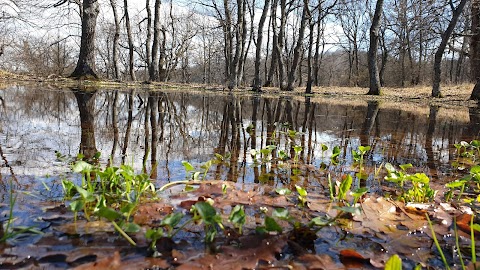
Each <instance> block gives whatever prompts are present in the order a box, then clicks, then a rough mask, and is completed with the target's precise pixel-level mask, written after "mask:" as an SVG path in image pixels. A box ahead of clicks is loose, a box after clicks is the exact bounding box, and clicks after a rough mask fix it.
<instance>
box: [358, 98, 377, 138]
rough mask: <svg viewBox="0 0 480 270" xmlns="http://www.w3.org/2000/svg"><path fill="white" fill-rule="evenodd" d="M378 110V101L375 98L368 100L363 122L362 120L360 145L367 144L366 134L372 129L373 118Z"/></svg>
mask: <svg viewBox="0 0 480 270" xmlns="http://www.w3.org/2000/svg"><path fill="white" fill-rule="evenodd" d="M378 111H379V103H378V101H376V100H369V101H368V107H367V115H366V116H365V122H363V127H362V136H361V143H362V145H368V136H369V135H370V132H371V131H372V129H373V125H374V124H375V119H376V118H377V114H378Z"/></svg>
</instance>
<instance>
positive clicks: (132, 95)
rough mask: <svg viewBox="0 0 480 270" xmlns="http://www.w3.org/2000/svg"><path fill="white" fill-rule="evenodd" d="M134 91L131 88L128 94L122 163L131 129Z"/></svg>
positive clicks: (125, 155)
mask: <svg viewBox="0 0 480 270" xmlns="http://www.w3.org/2000/svg"><path fill="white" fill-rule="evenodd" d="M134 93H135V90H131V91H130V93H129V94H128V118H127V128H126V129H125V138H124V140H123V148H122V164H124V163H125V159H126V157H127V148H128V142H129V140H130V131H131V129H132V122H133V99H134Z"/></svg>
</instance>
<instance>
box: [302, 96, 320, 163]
mask: <svg viewBox="0 0 480 270" xmlns="http://www.w3.org/2000/svg"><path fill="white" fill-rule="evenodd" d="M316 105H317V103H313V104H312V103H311V101H310V97H305V116H304V118H303V123H302V127H303V128H302V131H303V132H304V133H303V134H302V140H301V143H302V148H303V149H304V155H305V154H306V159H305V162H306V164H310V163H311V162H312V161H313V159H314V158H313V150H314V149H313V131H314V130H315V128H316V127H315V126H314V124H315V123H316V122H315V108H316ZM299 107H300V106H299ZM305 136H308V138H307V139H306V138H305ZM305 150H306V153H305Z"/></svg>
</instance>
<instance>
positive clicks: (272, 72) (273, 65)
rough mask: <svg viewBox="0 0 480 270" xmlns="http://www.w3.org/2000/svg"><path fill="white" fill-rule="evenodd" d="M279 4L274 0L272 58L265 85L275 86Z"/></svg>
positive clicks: (272, 12) (271, 11)
mask: <svg viewBox="0 0 480 270" xmlns="http://www.w3.org/2000/svg"><path fill="white" fill-rule="evenodd" d="M277 6H278V0H273V1H272V6H271V9H270V13H271V14H270V21H271V27H272V33H273V34H272V60H270V70H269V71H268V76H267V80H266V82H265V86H266V87H269V86H273V76H274V75H275V71H276V70H277V62H278V56H277V43H278V33H277V20H275V18H276V17H277Z"/></svg>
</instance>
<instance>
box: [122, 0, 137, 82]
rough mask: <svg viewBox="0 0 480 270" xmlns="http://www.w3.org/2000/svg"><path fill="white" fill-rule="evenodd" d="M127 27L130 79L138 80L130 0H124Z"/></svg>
mask: <svg viewBox="0 0 480 270" xmlns="http://www.w3.org/2000/svg"><path fill="white" fill-rule="evenodd" d="M123 9H124V14H123V16H124V19H125V28H126V29H127V38H128V72H129V73H130V79H131V80H132V81H136V80H137V78H136V76H135V66H134V45H133V37H132V27H131V25H130V15H129V13H128V0H123Z"/></svg>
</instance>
